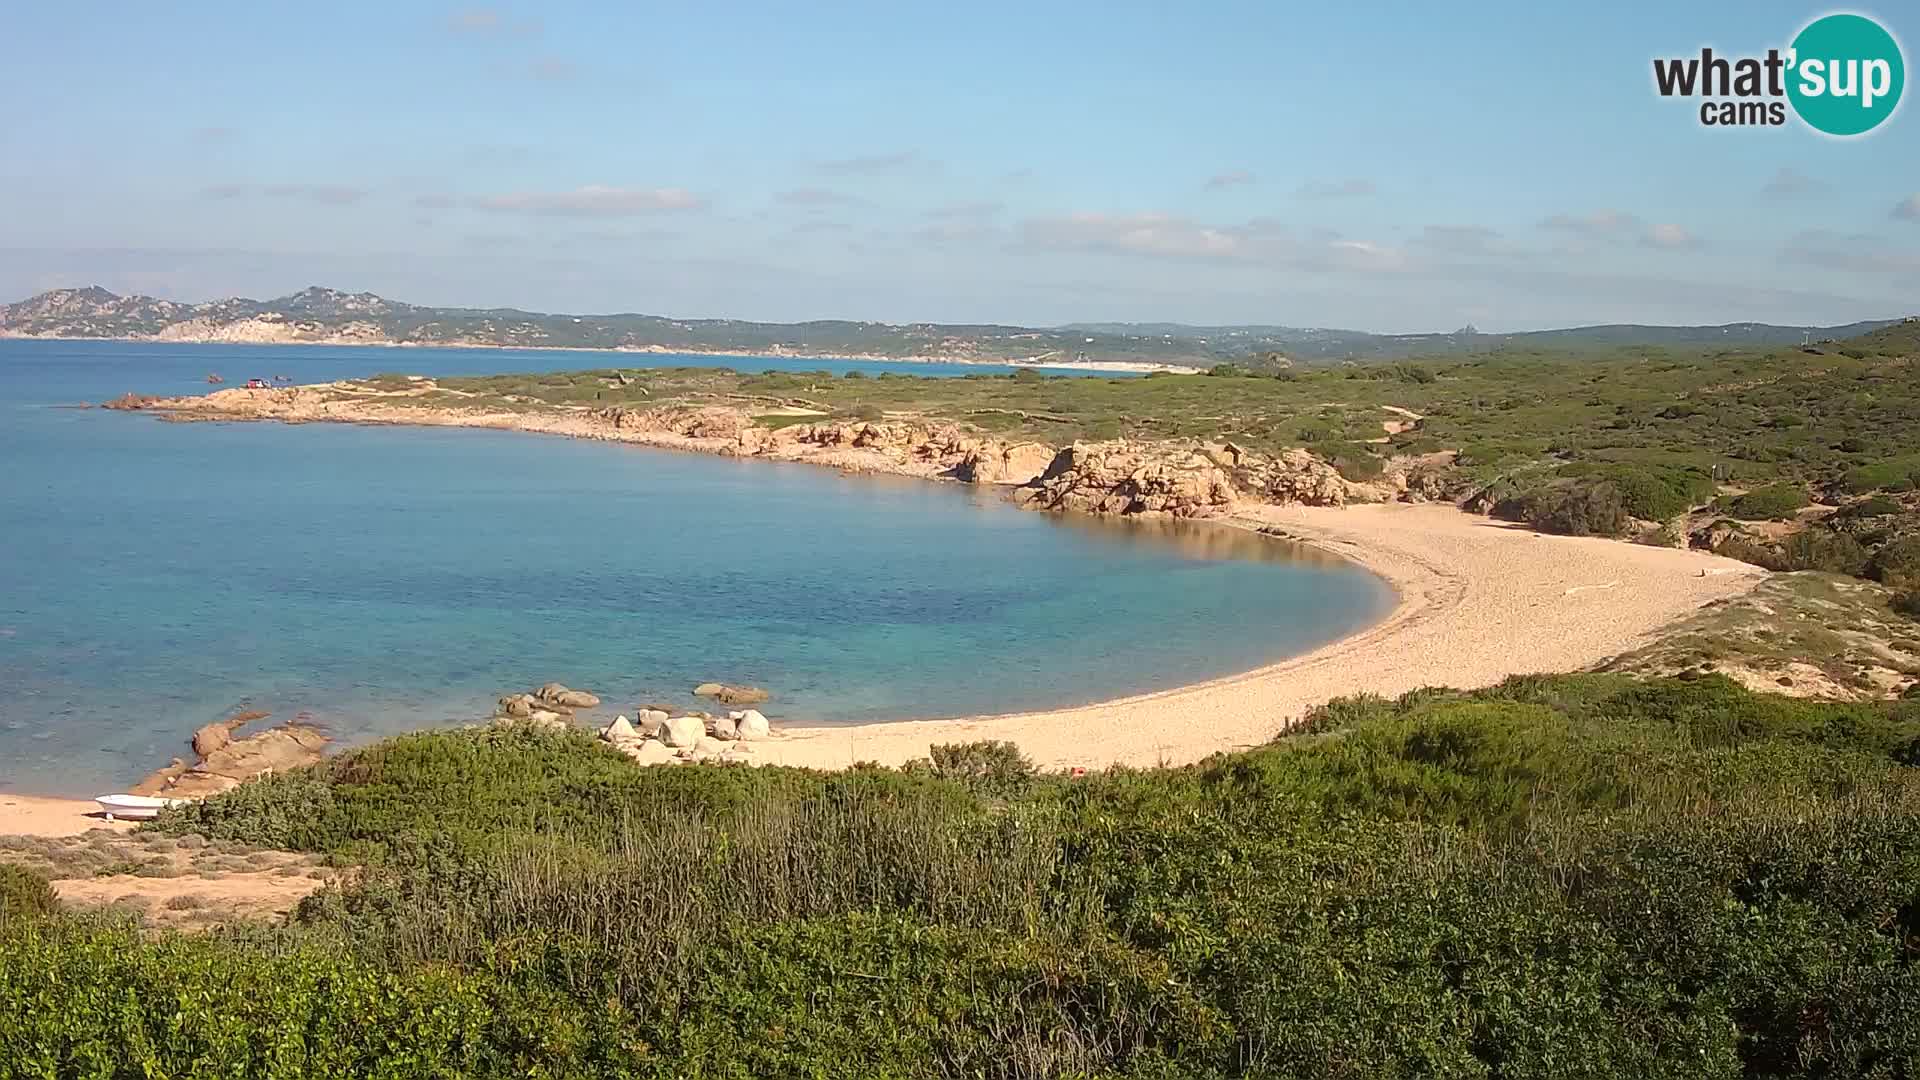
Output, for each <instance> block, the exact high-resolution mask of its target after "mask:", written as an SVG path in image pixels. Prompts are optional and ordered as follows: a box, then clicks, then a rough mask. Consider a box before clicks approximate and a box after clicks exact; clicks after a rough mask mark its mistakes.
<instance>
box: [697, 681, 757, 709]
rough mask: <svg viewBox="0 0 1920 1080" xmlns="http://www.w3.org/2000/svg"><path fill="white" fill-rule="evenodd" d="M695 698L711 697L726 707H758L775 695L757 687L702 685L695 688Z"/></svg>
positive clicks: (724, 684) (722, 684)
mask: <svg viewBox="0 0 1920 1080" xmlns="http://www.w3.org/2000/svg"><path fill="white" fill-rule="evenodd" d="M693 693H694V696H696V697H710V698H712V699H714V700H715V701H718V702H720V703H721V704H724V705H757V704H759V703H760V702H762V701H766V700H767V699H768V698H770V697H772V696H773V695H771V694H769V693H767V692H766V691H765V690H762V689H760V688H759V687H757V686H734V685H732V684H731V683H714V682H708V683H701V684H700V685H699V686H696V687H694V688H693Z"/></svg>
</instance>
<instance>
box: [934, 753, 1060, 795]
mask: <svg viewBox="0 0 1920 1080" xmlns="http://www.w3.org/2000/svg"><path fill="white" fill-rule="evenodd" d="M928 753H929V754H930V757H927V758H921V759H920V760H919V761H917V762H915V763H914V764H913V765H912V766H911V767H912V768H918V769H924V770H926V771H927V772H929V773H931V774H932V775H934V776H937V777H939V778H940V779H942V780H952V781H954V782H956V783H958V784H960V785H962V786H963V787H966V788H967V789H969V790H971V791H974V792H977V793H979V794H982V795H987V796H991V797H994V798H1005V797H1007V796H1009V795H1016V794H1019V793H1021V792H1023V791H1025V790H1027V789H1028V788H1029V787H1030V786H1031V785H1032V782H1033V778H1034V767H1033V762H1031V761H1029V760H1027V756H1026V755H1025V754H1022V753H1021V752H1020V748H1019V747H1018V746H1015V745H1014V744H1013V743H1010V742H999V741H995V740H983V741H980V742H970V743H940V744H937V745H935V746H933V747H931V748H929V750H928Z"/></svg>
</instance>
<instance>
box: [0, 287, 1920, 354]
mask: <svg viewBox="0 0 1920 1080" xmlns="http://www.w3.org/2000/svg"><path fill="white" fill-rule="evenodd" d="M1893 321H1895V320H1881V321H1877V322H1861V323H1851V324H1848V325H1845V326H1824V327H1805V326H1774V325H1769V324H1766V323H1730V324H1728V325H1725V326H1630V325H1622V326H1585V327H1578V328H1574V329H1567V330H1539V331H1531V332H1527V333H1519V334H1483V333H1480V332H1479V331H1477V330H1475V329H1473V328H1472V327H1467V328H1465V329H1462V330H1458V331H1455V332H1453V333H1448V334H1370V333H1365V332H1363V331H1357V330H1329V329H1314V328H1301V327H1290V326H1187V325H1182V324H1178V323H1076V324H1073V325H1069V326H1061V327H1049V328H1033V327H1021V326H995V325H950V324H941V323H907V324H903V325H895V324H890V323H877V322H848V321H837V320H832V321H819V322H803V323H759V322H743V321H741V320H737V319H670V318H665V317H663V316H659V315H635V314H619V315H549V314H543V313H540V312H532V311H519V310H516V309H513V308H487V309H476V308H440V307H417V306H415V305H412V304H404V303H401V302H399V301H395V300H388V299H385V298H383V297H379V296H375V295H374V294H372V293H344V292H339V291H337V290H334V289H326V288H321V287H319V286H315V287H313V288H309V289H303V290H301V291H300V292H297V293H294V294H293V295H291V296H283V297H280V298H278V299H275V300H248V299H242V298H238V297H235V298H232V299H227V300H215V301H211V302H209V303H204V304H183V303H179V302H176V301H173V300H159V299H155V298H154V297H151V296H119V295H117V294H115V293H112V292H109V291H107V290H106V289H103V288H100V287H98V286H94V287H92V288H86V289H54V290H52V291H50V292H44V293H41V294H40V295H38V296H35V297H31V298H29V299H26V300H22V301H20V302H18V303H14V304H4V305H0V337H71V338H135V339H141V340H159V341H215V342H222V341H224V342H252V343H296V342H303V343H319V344H352V345H381V344H388V345H485V346H512V347H519V348H541V349H556V348H590V349H626V350H634V351H642V352H646V351H651V352H704V353H743V354H750V355H786V356H822V357H826V356H842V357H872V358H925V359H937V360H979V361H1046V362H1054V363H1070V362H1089V361H1105V362H1113V361H1129V362H1160V363H1167V364H1180V365H1191V366H1199V367H1206V366H1210V365H1212V364H1216V363H1222V362H1228V361H1237V362H1242V363H1246V362H1249V361H1251V362H1254V363H1256V364H1261V365H1263V366H1264V365H1270V364H1273V363H1277V362H1279V357H1281V356H1284V357H1286V358H1289V359H1292V360H1295V361H1300V362H1314V361H1322V362H1324V361H1329V360H1341V359H1348V358H1356V359H1358V358H1376V357H1402V356H1413V355H1435V354H1445V353H1456V352H1468V351H1476V350H1485V349H1493V348H1499V347H1502V346H1519V347H1553V348H1597V347H1607V346H1620V345H1648V346H1654V345H1673V346H1681V345H1708V344H1726V345H1778V344H1796V345H1797V344H1799V343H1801V342H1802V341H1803V340H1805V339H1807V338H1809V337H1810V338H1812V339H1813V340H1816V341H1819V340H1828V339H1838V338H1846V337H1852V336H1854V335H1857V334H1861V333H1866V332H1868V331H1872V330H1876V329H1878V328H1880V327H1884V326H1887V325H1889V324H1890V323H1891V322H1893ZM1272 354H1278V355H1277V356H1276V355H1272Z"/></svg>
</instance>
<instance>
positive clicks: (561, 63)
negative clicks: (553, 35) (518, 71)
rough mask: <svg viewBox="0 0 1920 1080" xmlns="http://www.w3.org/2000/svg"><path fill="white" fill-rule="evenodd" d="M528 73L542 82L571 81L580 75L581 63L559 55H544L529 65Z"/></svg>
mask: <svg viewBox="0 0 1920 1080" xmlns="http://www.w3.org/2000/svg"><path fill="white" fill-rule="evenodd" d="M527 73H528V74H530V75H532V76H533V77H534V78H536V79H538V80H540V81H541V82H571V81H572V80H574V79H576V78H578V77H579V75H580V65H578V64H576V63H574V62H573V61H571V60H562V59H561V58H559V57H557V56H543V57H540V58H539V59H537V60H535V61H534V62H533V63H531V64H529V65H527Z"/></svg>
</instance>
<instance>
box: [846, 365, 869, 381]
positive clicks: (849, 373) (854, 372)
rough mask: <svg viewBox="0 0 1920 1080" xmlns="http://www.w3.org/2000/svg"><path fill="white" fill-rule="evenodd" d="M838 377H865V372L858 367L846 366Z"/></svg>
mask: <svg viewBox="0 0 1920 1080" xmlns="http://www.w3.org/2000/svg"><path fill="white" fill-rule="evenodd" d="M840 377H841V378H843V379H864V378H866V377H867V373H866V372H864V371H861V370H860V369H859V368H848V369H847V370H846V371H845V372H844V373H842V374H841V376H840Z"/></svg>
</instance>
